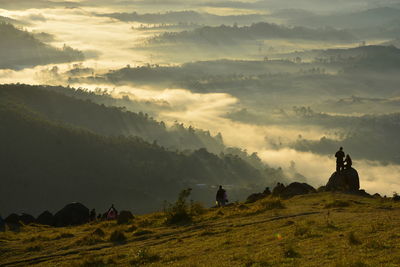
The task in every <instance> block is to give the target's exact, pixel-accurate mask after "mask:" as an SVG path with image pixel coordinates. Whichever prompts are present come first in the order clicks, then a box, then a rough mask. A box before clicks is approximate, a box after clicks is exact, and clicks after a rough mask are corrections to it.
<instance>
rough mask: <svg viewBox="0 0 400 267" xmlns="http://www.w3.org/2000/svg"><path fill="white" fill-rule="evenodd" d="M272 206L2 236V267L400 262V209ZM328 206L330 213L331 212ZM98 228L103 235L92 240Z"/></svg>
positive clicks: (317, 201) (300, 202) (320, 198)
mask: <svg viewBox="0 0 400 267" xmlns="http://www.w3.org/2000/svg"><path fill="white" fill-rule="evenodd" d="M335 200H340V201H342V202H335ZM271 203H272V204H276V203H277V202H276V200H273V199H266V200H261V201H259V202H256V203H254V204H249V205H245V204H240V203H238V204H235V205H234V206H232V207H225V208H223V209H210V210H207V212H206V213H205V214H203V215H199V216H197V217H196V218H195V222H194V223H193V224H191V225H187V226H178V227H171V226H165V225H164V224H163V223H162V222H163V220H164V217H163V214H160V213H158V214H149V215H145V216H139V217H136V218H135V220H134V221H133V223H132V224H129V225H123V226H119V225H116V223H114V222H100V223H97V222H96V223H92V224H88V225H84V226H80V227H74V228H59V229H55V228H46V227H33V226H29V227H28V226H27V227H24V228H22V231H21V232H19V233H12V232H6V233H0V244H1V246H0V265H2V264H5V263H13V264H10V265H11V266H13V265H18V264H17V262H19V264H20V265H21V266H26V265H28V264H38V265H37V266H56V265H57V266H70V265H73V266H116V265H118V266H129V265H135V264H144V265H152V266H165V265H171V266H206V265H208V266H217V265H218V266H399V264H400V242H399V241H400V234H399V232H398V229H399V227H400V216H399V215H400V203H394V202H391V201H389V200H383V199H368V198H361V197H358V196H351V195H342V194H331V193H321V194H314V195H307V196H299V197H295V198H292V199H290V200H285V201H282V204H283V205H284V206H285V208H283V209H280V208H274V206H276V205H272V207H269V208H268V206H271V205H269V204H271ZM278 203H279V202H278ZM342 203H344V204H345V205H340V204H342ZM329 204H331V206H332V207H329V208H327V206H329ZM332 204H333V205H332ZM346 205H348V206H346ZM340 206H343V207H340ZM294 215H298V216H294ZM97 228H101V229H102V230H103V231H104V232H105V236H104V237H101V236H97V235H94V234H92V233H93V232H94V231H95V230H96V229H97ZM115 230H121V231H123V233H124V235H125V236H126V237H127V241H126V243H123V244H116V243H112V242H110V241H108V240H109V237H110V235H111V233H112V232H113V231H115ZM278 234H280V235H281V238H280V237H279V236H278Z"/></svg>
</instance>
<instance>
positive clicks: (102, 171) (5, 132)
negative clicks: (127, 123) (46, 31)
mask: <svg viewBox="0 0 400 267" xmlns="http://www.w3.org/2000/svg"><path fill="white" fill-rule="evenodd" d="M27 88H28V89H27ZM24 89H25V90H28V91H24ZM0 92H1V97H0V125H1V126H2V127H1V131H0V140H2V149H1V151H0V161H1V162H2V166H3V167H2V170H1V172H2V186H1V189H0V203H1V206H0V212H1V213H2V214H7V213H10V212H15V211H22V210H25V211H27V212H31V213H38V212H41V211H43V210H45V209H49V210H53V211H54V210H55V209H57V208H59V207H60V206H62V205H64V204H65V203H68V202H71V201H82V202H84V203H87V204H88V205H89V206H93V207H98V208H100V209H105V208H106V207H107V206H108V205H109V204H111V203H114V204H116V205H118V206H119V207H122V208H129V209H133V210H134V211H135V212H145V211H149V210H157V209H161V208H162V203H163V201H164V200H172V199H174V198H175V197H176V194H177V193H178V192H179V191H180V190H181V189H182V188H187V187H193V188H194V196H195V198H196V199H198V200H201V201H204V202H205V203H206V204H211V203H212V202H213V195H214V193H215V192H214V191H215V188H214V187H213V186H215V185H218V184H228V185H231V187H232V189H231V194H232V195H231V196H232V197H235V198H238V199H239V198H243V197H245V196H246V194H248V193H249V192H250V191H252V190H253V191H254V190H258V189H259V188H263V187H264V186H266V185H270V184H271V183H272V182H274V181H275V180H277V179H280V178H283V174H282V173H281V171H280V170H274V169H270V168H265V169H264V170H260V169H257V168H254V167H253V166H252V165H251V164H249V163H247V162H246V161H244V160H242V159H241V158H240V157H238V156H233V155H220V156H217V155H214V154H211V153H209V152H207V150H205V149H199V150H196V151H192V152H185V153H181V152H172V151H168V150H166V149H164V148H163V147H160V146H159V145H157V144H151V143H148V142H145V141H144V140H142V139H141V138H138V137H132V136H131V137H128V136H122V135H120V136H115V135H110V136H105V135H99V134H96V133H94V132H93V131H92V132H91V131H89V130H87V129H84V128H83V127H80V128H79V127H77V126H73V125H72V124H71V123H70V124H67V123H65V122H63V121H61V117H62V114H63V112H67V110H66V109H67V108H68V106H69V104H68V100H69V101H71V102H74V101H75V106H74V108H75V109H76V110H77V111H76V113H72V114H70V115H69V116H70V118H72V117H73V116H74V115H75V116H79V114H81V115H82V117H83V118H85V116H88V114H90V113H89V112H88V109H85V108H84V107H90V105H94V106H93V108H94V107H97V108H98V110H97V111H98V112H100V114H102V115H104V117H105V120H107V114H109V113H107V112H106V111H103V112H104V113H101V112H102V109H106V108H105V107H101V106H99V105H95V104H93V103H90V102H84V101H77V100H76V99H72V98H68V97H66V96H63V95H60V94H57V93H54V92H48V91H44V90H39V89H34V88H30V87H26V88H25V87H23V86H22V87H20V88H15V87H13V86H2V87H1V90H0ZM24 93H25V94H24ZM19 94H21V95H19ZM35 94H39V95H40V97H41V99H42V100H43V102H40V101H38V102H36V99H35ZM57 98H61V99H63V103H64V105H63V108H61V107H60V106H59V103H60V102H57ZM44 102H48V103H53V104H54V105H56V106H57V105H58V106H59V107H60V109H59V111H58V112H60V114H58V115H57V114H53V115H52V116H51V115H49V113H50V110H47V111H46V110H45V109H46V107H44V105H43V103H44ZM79 103H81V104H79ZM85 103H86V105H85ZM70 105H71V104H70ZM47 108H48V107H47ZM89 110H90V109H89ZM110 110H112V109H110ZM116 110H117V111H118V109H116ZM51 111H53V112H55V109H54V110H51ZM62 111H63V112H62ZM117 111H116V113H115V114H118V112H117ZM119 112H121V111H119ZM110 114H112V113H110ZM115 114H114V117H112V116H111V115H110V116H111V118H110V120H111V119H114V120H116V119H117V118H118V116H115ZM124 114H125V115H126V116H127V117H126V118H129V114H130V113H124ZM64 116H66V115H65V114H64ZM131 116H133V117H132V118H137V119H138V121H139V122H140V119H141V120H144V119H145V118H144V117H140V116H139V115H134V114H131ZM65 118H66V119H68V116H66V117H65ZM99 118H100V117H98V118H97V119H99ZM139 118H140V119H139ZM56 119H57V121H56ZM87 119H88V120H89V118H87ZM92 119H93V120H96V118H95V117H93V118H92ZM70 120H72V119H70ZM77 120H78V119H77ZM78 121H79V120H78ZM153 124H154V125H156V122H153ZM198 184H202V186H201V187H199V186H197V185H198ZM256 188H257V189H256ZM235 192H237V193H235Z"/></svg>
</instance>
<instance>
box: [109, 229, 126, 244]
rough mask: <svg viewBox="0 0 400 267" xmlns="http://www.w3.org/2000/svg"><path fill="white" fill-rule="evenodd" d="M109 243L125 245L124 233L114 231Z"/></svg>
mask: <svg viewBox="0 0 400 267" xmlns="http://www.w3.org/2000/svg"><path fill="white" fill-rule="evenodd" d="M110 241H111V242H113V243H125V242H126V236H125V235H124V233H123V232H122V231H120V230H115V231H114V232H112V234H111V236H110Z"/></svg>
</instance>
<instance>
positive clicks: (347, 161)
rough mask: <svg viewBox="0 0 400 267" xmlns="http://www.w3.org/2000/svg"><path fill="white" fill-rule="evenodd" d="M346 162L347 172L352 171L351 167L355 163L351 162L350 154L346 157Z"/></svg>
mask: <svg viewBox="0 0 400 267" xmlns="http://www.w3.org/2000/svg"><path fill="white" fill-rule="evenodd" d="M344 162H345V163H346V165H344V168H345V169H346V170H348V169H351V165H353V161H352V160H351V158H350V155H349V154H347V155H346V159H345V160H344Z"/></svg>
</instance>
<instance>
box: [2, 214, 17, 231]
mask: <svg viewBox="0 0 400 267" xmlns="http://www.w3.org/2000/svg"><path fill="white" fill-rule="evenodd" d="M4 222H5V223H6V225H7V226H8V229H10V230H11V231H17V230H19V228H20V227H21V223H20V222H19V216H18V215H17V214H15V213H12V214H10V215H8V217H7V218H5V219H4Z"/></svg>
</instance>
